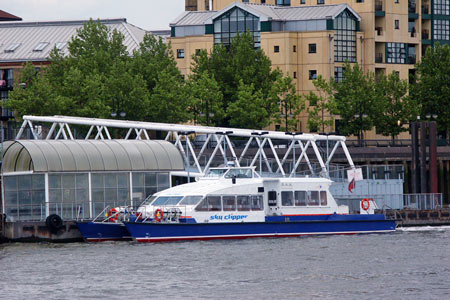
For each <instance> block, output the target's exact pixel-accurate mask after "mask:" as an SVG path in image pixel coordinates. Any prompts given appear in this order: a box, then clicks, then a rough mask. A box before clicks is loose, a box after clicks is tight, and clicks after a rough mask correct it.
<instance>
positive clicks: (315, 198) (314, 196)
mask: <svg viewBox="0 0 450 300" xmlns="http://www.w3.org/2000/svg"><path fill="white" fill-rule="evenodd" d="M309 197H310V198H309V202H308V205H312V206H316V205H319V191H311V192H310V195H309Z"/></svg>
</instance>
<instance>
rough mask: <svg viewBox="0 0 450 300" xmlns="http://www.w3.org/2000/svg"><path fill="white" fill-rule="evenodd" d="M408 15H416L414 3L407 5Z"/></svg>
mask: <svg viewBox="0 0 450 300" xmlns="http://www.w3.org/2000/svg"><path fill="white" fill-rule="evenodd" d="M408 13H410V14H415V13H416V4H415V3H414V2H412V3H411V2H409V3H408Z"/></svg>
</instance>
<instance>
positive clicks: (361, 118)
mask: <svg viewBox="0 0 450 300" xmlns="http://www.w3.org/2000/svg"><path fill="white" fill-rule="evenodd" d="M354 117H355V119H358V118H359V122H360V124H361V129H360V132H359V146H360V147H362V145H363V138H364V137H363V135H364V134H363V131H364V129H363V119H365V118H367V114H355V115H354Z"/></svg>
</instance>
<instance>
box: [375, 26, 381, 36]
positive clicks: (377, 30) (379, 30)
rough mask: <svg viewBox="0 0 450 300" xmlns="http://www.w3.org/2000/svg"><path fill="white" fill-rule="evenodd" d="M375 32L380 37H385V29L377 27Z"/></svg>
mask: <svg viewBox="0 0 450 300" xmlns="http://www.w3.org/2000/svg"><path fill="white" fill-rule="evenodd" d="M375 31H376V33H377V35H378V36H382V35H383V27H375Z"/></svg>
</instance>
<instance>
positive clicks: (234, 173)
mask: <svg viewBox="0 0 450 300" xmlns="http://www.w3.org/2000/svg"><path fill="white" fill-rule="evenodd" d="M233 177H236V178H252V169H230V171H228V173H227V174H226V175H225V178H233Z"/></svg>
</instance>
